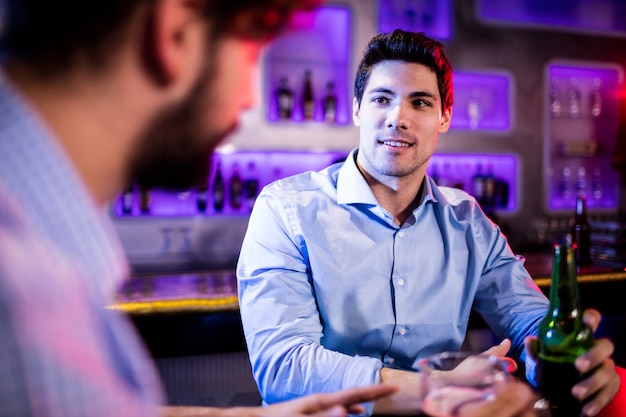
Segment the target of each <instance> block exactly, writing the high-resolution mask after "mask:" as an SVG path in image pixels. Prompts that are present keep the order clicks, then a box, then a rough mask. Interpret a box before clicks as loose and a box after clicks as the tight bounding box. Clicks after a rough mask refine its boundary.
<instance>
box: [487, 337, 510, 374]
mask: <svg viewBox="0 0 626 417" xmlns="http://www.w3.org/2000/svg"><path fill="white" fill-rule="evenodd" d="M509 350H511V341H510V340H509V339H504V340H502V342H500V344H499V345H496V346H492V347H490V348H489V349H487V350H486V351H484V352H483V353H481V355H496V356H499V357H500V358H501V359H502V360H503V361H505V362H506V363H507V364H508V367H507V369H506V370H507V372H510V373H514V372H515V371H517V362H515V360H514V359H511V358H508V357H507V356H506V354H507V353H509Z"/></svg>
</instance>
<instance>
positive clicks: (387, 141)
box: [379, 139, 414, 148]
mask: <svg viewBox="0 0 626 417" xmlns="http://www.w3.org/2000/svg"><path fill="white" fill-rule="evenodd" d="M379 143H381V144H383V145H385V146H391V147H394V148H408V147H410V146H414V144H412V143H408V142H402V141H399V140H393V139H383V140H380V141H379Z"/></svg>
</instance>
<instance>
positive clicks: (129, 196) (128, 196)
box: [121, 182, 135, 214]
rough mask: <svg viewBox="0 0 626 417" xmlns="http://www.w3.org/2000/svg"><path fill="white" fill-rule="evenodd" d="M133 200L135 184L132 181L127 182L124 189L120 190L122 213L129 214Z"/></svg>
mask: <svg viewBox="0 0 626 417" xmlns="http://www.w3.org/2000/svg"><path fill="white" fill-rule="evenodd" d="M134 200H135V186H134V185H133V183H132V182H131V183H129V184H128V185H127V186H126V188H124V191H122V197H121V203H122V213H123V214H131V213H132V212H133V204H134Z"/></svg>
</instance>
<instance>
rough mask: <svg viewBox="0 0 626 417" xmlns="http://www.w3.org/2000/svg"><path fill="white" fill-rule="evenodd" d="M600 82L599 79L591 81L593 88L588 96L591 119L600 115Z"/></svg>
mask: <svg viewBox="0 0 626 417" xmlns="http://www.w3.org/2000/svg"><path fill="white" fill-rule="evenodd" d="M601 84H602V81H600V79H599V78H595V79H594V80H593V88H592V90H591V93H590V94H589V106H590V109H589V111H590V113H591V116H592V117H594V118H595V117H600V115H601V114H602V95H601V93H600V86H601Z"/></svg>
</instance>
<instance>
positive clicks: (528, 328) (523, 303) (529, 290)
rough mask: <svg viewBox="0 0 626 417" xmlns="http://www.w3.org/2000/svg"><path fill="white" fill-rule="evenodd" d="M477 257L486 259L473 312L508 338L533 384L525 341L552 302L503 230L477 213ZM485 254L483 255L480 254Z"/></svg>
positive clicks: (532, 364) (535, 328)
mask: <svg viewBox="0 0 626 417" xmlns="http://www.w3.org/2000/svg"><path fill="white" fill-rule="evenodd" d="M475 225H476V229H475V233H476V235H477V240H479V241H480V242H479V244H477V245H476V250H477V252H479V253H477V254H476V256H478V257H480V258H481V259H484V263H483V269H482V274H481V279H480V284H479V287H478V291H477V293H476V298H475V300H474V309H475V310H476V311H477V312H478V313H479V314H480V315H481V316H482V317H483V319H484V320H485V322H486V323H487V324H488V325H489V327H490V328H491V329H492V330H493V331H494V333H495V334H496V335H497V336H498V337H499V338H509V339H511V342H512V347H511V353H512V354H513V356H515V357H517V358H519V359H520V360H522V361H523V362H525V364H526V370H527V377H528V379H529V381H530V382H533V381H534V368H535V367H534V360H533V359H532V358H531V357H530V355H527V354H526V352H525V349H524V339H525V338H526V337H527V336H531V335H536V333H537V328H538V326H539V322H540V321H541V320H542V319H543V317H544V315H545V314H546V311H547V309H548V304H549V301H548V299H547V298H546V296H545V295H544V294H543V293H542V292H541V290H540V289H539V287H538V286H537V285H536V284H535V282H534V280H533V279H532V277H531V276H530V274H529V273H528V271H527V270H526V268H524V258H523V257H521V256H518V255H515V254H514V253H513V251H512V250H511V248H510V247H509V245H508V243H507V240H506V238H505V237H504V235H503V234H502V233H501V232H500V229H499V228H498V227H497V226H496V225H494V224H493V223H492V222H491V221H490V220H489V219H487V218H486V216H485V215H484V214H483V213H482V212H481V211H480V210H477V213H476V217H475ZM480 252H482V253H480Z"/></svg>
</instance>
